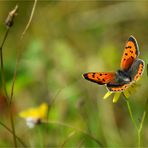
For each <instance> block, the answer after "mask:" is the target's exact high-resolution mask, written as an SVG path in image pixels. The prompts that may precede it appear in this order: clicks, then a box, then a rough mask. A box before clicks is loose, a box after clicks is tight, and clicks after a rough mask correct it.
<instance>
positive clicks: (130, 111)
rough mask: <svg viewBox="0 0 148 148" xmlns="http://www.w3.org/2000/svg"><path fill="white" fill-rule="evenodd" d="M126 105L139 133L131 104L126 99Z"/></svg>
mask: <svg viewBox="0 0 148 148" xmlns="http://www.w3.org/2000/svg"><path fill="white" fill-rule="evenodd" d="M126 104H127V108H128V111H129V114H130V118H131V120H132V122H133V125H134V127H135V129H136V131H138V127H137V124H136V122H135V120H134V117H133V113H132V110H131V106H130V103H129V101H128V100H127V99H126Z"/></svg>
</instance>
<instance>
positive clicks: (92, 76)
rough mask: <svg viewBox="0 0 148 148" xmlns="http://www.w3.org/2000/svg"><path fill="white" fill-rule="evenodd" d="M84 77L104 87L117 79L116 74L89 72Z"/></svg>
mask: <svg viewBox="0 0 148 148" xmlns="http://www.w3.org/2000/svg"><path fill="white" fill-rule="evenodd" d="M83 77H84V78H85V79H86V80H88V81H91V82H94V83H97V84H100V85H104V84H107V83H109V82H111V81H113V80H114V79H115V73H114V72H106V73H105V72H89V73H85V74H83Z"/></svg>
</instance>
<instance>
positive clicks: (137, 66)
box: [107, 59, 144, 92]
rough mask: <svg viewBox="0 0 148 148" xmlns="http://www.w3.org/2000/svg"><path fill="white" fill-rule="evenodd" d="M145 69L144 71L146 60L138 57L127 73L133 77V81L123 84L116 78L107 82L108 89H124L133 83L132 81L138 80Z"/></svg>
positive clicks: (113, 90) (119, 90)
mask: <svg viewBox="0 0 148 148" xmlns="http://www.w3.org/2000/svg"><path fill="white" fill-rule="evenodd" d="M143 71H144V61H143V60H141V59H136V60H135V61H134V62H133V64H132V65H131V67H130V69H129V70H128V71H127V74H128V75H129V77H130V78H131V81H130V82H129V83H125V84H121V83H118V81H114V80H116V78H115V79H114V80H113V81H111V82H109V83H108V84H107V88H108V90H109V91H112V92H121V91H124V90H125V89H127V88H128V87H129V86H130V85H131V84H132V82H134V81H137V80H138V79H139V78H140V77H141V75H142V73H143Z"/></svg>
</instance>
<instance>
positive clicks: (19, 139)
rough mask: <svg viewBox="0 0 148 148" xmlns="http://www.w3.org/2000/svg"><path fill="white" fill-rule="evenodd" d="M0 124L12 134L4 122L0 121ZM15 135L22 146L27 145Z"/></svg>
mask: <svg viewBox="0 0 148 148" xmlns="http://www.w3.org/2000/svg"><path fill="white" fill-rule="evenodd" d="M0 125H1V126H3V127H4V128H5V129H6V130H7V131H8V132H10V133H11V134H13V132H12V131H11V129H9V127H7V126H6V125H5V124H3V123H2V122H0ZM15 137H16V138H17V140H18V141H19V142H20V143H21V144H22V145H23V146H24V147H27V146H26V145H25V144H24V142H23V141H22V140H21V139H20V138H19V137H18V136H17V135H15Z"/></svg>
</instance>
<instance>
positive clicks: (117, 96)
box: [103, 83, 137, 103]
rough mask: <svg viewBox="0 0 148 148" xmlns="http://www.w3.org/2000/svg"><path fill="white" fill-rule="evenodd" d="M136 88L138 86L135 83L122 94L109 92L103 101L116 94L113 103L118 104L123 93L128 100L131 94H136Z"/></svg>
mask: <svg viewBox="0 0 148 148" xmlns="http://www.w3.org/2000/svg"><path fill="white" fill-rule="evenodd" d="M136 88H137V86H136V84H135V83H133V84H132V85H131V86H130V87H129V88H128V89H126V90H124V91H122V92H111V91H108V92H107V93H106V94H105V95H104V97H103V99H107V98H108V97H109V96H110V95H111V94H114V97H113V103H116V102H117V101H118V99H119V97H120V95H121V93H123V94H124V96H125V97H126V98H129V96H130V95H131V93H132V92H134V91H135V89H136Z"/></svg>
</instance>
